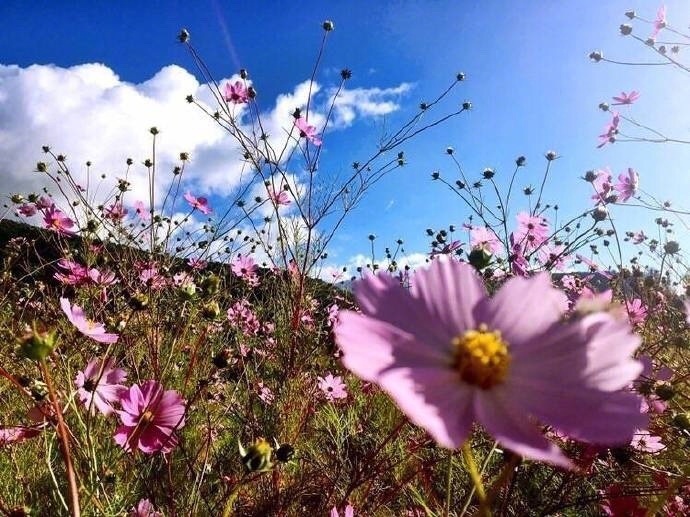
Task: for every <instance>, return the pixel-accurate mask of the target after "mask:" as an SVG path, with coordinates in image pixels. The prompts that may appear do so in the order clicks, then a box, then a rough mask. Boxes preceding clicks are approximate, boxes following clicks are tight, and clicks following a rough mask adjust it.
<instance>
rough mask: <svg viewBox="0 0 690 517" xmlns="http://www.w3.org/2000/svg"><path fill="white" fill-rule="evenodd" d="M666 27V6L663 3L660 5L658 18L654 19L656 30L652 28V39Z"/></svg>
mask: <svg viewBox="0 0 690 517" xmlns="http://www.w3.org/2000/svg"><path fill="white" fill-rule="evenodd" d="M665 27H666V6H665V5H662V6H661V7H659V10H658V11H657V12H656V19H655V20H654V30H652V33H651V34H650V35H649V38H650V39H652V40H653V39H656V37H657V36H658V35H659V32H661V29H663V28H665Z"/></svg>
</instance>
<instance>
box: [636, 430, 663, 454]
mask: <svg viewBox="0 0 690 517" xmlns="http://www.w3.org/2000/svg"><path fill="white" fill-rule="evenodd" d="M630 446H631V447H632V448H633V449H635V450H636V451H640V452H648V453H649V454H658V453H659V452H661V451H662V450H664V449H665V448H666V446H665V445H664V444H663V443H662V442H661V437H660V436H655V435H653V434H651V433H650V432H649V431H636V432H635V436H633V439H632V441H631V442H630Z"/></svg>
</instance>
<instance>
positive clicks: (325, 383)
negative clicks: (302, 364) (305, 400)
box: [317, 373, 347, 401]
mask: <svg viewBox="0 0 690 517" xmlns="http://www.w3.org/2000/svg"><path fill="white" fill-rule="evenodd" d="M317 380H318V381H319V389H320V390H321V391H322V392H323V395H324V397H326V400H329V401H333V400H338V399H346V398H347V386H345V383H344V382H343V378H342V377H340V375H338V376H336V377H333V375H332V374H330V373H329V374H328V375H326V376H325V377H317Z"/></svg>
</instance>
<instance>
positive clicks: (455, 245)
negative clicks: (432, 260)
mask: <svg viewBox="0 0 690 517" xmlns="http://www.w3.org/2000/svg"><path fill="white" fill-rule="evenodd" d="M463 244H464V243H462V242H460V241H453V242H451V243H450V244H446V245H445V246H443V247H442V248H441V249H438V248H434V249H433V250H431V253H430V255H431V256H432V257H435V256H436V255H450V254H451V253H453V252H454V251H456V250H457V249H459V248H460V247H461V246H462V245H463Z"/></svg>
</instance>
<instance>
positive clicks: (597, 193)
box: [592, 167, 613, 205]
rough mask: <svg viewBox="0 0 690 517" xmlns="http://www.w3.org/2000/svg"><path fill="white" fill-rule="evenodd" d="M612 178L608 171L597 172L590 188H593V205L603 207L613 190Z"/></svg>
mask: <svg viewBox="0 0 690 517" xmlns="http://www.w3.org/2000/svg"><path fill="white" fill-rule="evenodd" d="M612 182H613V177H612V176H611V171H610V170H609V169H608V167H607V168H606V169H602V170H598V171H597V176H596V178H595V179H594V181H592V188H594V194H593V195H592V199H593V200H594V201H595V203H594V204H595V205H603V204H606V202H607V201H608V197H609V195H610V194H611V191H612V190H613V184H612Z"/></svg>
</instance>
